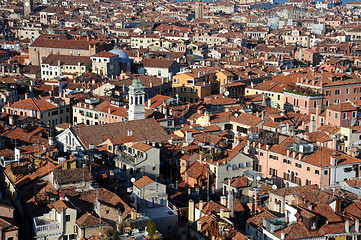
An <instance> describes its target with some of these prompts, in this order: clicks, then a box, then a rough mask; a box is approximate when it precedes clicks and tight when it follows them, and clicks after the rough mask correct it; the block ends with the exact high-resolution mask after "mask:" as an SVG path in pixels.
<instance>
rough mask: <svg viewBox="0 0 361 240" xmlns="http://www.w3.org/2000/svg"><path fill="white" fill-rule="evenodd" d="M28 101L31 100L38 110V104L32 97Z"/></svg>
mask: <svg viewBox="0 0 361 240" xmlns="http://www.w3.org/2000/svg"><path fill="white" fill-rule="evenodd" d="M30 101H32V103H33V104H34V105H35V107H36V108H37V109H38V111H40V108H39V106H38V104H36V102H35V101H34V99H33V98H30Z"/></svg>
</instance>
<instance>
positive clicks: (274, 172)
mask: <svg viewBox="0 0 361 240" xmlns="http://www.w3.org/2000/svg"><path fill="white" fill-rule="evenodd" d="M269 175H271V176H276V177H277V169H274V168H270V169H269Z"/></svg>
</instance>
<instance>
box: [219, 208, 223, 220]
mask: <svg viewBox="0 0 361 240" xmlns="http://www.w3.org/2000/svg"><path fill="white" fill-rule="evenodd" d="M219 217H220V218H224V209H223V208H221V210H220V211H219Z"/></svg>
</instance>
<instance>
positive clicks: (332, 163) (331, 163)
mask: <svg viewBox="0 0 361 240" xmlns="http://www.w3.org/2000/svg"><path fill="white" fill-rule="evenodd" d="M330 165H331V166H336V158H335V157H330Z"/></svg>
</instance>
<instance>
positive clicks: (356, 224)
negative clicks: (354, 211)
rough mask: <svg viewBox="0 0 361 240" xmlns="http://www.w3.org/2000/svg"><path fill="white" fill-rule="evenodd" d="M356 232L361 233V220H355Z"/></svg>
mask: <svg viewBox="0 0 361 240" xmlns="http://www.w3.org/2000/svg"><path fill="white" fill-rule="evenodd" d="M355 232H357V233H358V232H360V220H359V219H356V220H355Z"/></svg>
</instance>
